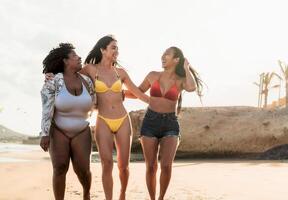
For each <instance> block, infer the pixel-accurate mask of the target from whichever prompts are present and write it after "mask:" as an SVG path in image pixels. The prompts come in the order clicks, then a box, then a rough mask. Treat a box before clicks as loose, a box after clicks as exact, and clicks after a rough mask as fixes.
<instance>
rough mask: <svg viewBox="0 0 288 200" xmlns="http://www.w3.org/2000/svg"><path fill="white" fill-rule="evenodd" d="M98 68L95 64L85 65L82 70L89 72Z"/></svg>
mask: <svg viewBox="0 0 288 200" xmlns="http://www.w3.org/2000/svg"><path fill="white" fill-rule="evenodd" d="M95 67H96V65H94V64H85V65H84V66H83V67H82V69H84V70H85V71H87V72H89V71H91V70H93V69H94V68H95Z"/></svg>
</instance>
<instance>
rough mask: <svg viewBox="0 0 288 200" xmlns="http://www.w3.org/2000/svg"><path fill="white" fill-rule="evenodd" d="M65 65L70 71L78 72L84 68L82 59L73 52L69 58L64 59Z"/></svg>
mask: <svg viewBox="0 0 288 200" xmlns="http://www.w3.org/2000/svg"><path fill="white" fill-rule="evenodd" d="M64 63H65V65H66V67H69V69H73V70H75V71H77V72H78V71H80V70H81V68H82V61H81V57H80V56H78V55H77V54H76V52H75V51H73V50H72V51H71V52H70V53H69V54H68V58H66V59H64Z"/></svg>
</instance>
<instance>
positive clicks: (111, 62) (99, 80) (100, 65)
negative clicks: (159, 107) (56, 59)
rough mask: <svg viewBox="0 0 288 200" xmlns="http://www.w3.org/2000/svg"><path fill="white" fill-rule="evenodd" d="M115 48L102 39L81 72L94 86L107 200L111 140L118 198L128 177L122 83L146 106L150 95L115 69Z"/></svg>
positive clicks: (128, 136) (127, 131) (112, 41)
mask: <svg viewBox="0 0 288 200" xmlns="http://www.w3.org/2000/svg"><path fill="white" fill-rule="evenodd" d="M117 56H118V46H117V41H116V39H115V38H113V37H112V36H105V37H103V38H101V39H100V40H99V41H98V42H97V43H96V45H95V46H94V47H93V49H92V50H91V51H90V53H89V54H88V56H87V58H86V59H85V64H86V66H84V67H83V68H82V70H81V73H83V74H85V75H87V76H89V77H90V78H91V79H92V80H93V81H94V83H95V91H96V94H97V108H98V117H97V121H96V131H95V132H96V134H95V138H96V143H97V147H98V151H99V154H100V158H101V163H102V182H103V183H102V184H103V188H104V192H105V197H106V199H107V200H111V199H112V196H113V195H112V191H113V178H112V169H113V158H112V152H113V140H114V139H115V146H116V150H117V161H118V162H117V164H118V168H119V177H120V181H121V191H120V197H119V199H121V200H123V199H125V192H126V188H127V184H128V177H129V169H128V165H129V159H130V146H131V135H132V134H131V133H132V130H131V122H130V119H129V116H128V114H127V111H126V109H125V108H124V105H123V95H122V94H123V93H122V84H123V83H124V84H125V86H126V87H127V88H128V89H129V90H130V91H131V92H132V93H133V94H134V95H135V96H137V97H138V98H139V99H141V100H142V101H144V102H146V103H149V96H147V95H145V94H143V93H142V92H141V91H140V90H139V89H138V88H137V87H136V86H135V85H134V84H133V82H132V81H131V80H130V78H129V76H128V74H127V73H126V71H125V70H124V69H122V68H119V67H116V66H117Z"/></svg>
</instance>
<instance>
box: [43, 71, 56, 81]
mask: <svg viewBox="0 0 288 200" xmlns="http://www.w3.org/2000/svg"><path fill="white" fill-rule="evenodd" d="M54 76H55V75H54V74H53V73H46V74H45V82H46V81H49V80H53V78H54Z"/></svg>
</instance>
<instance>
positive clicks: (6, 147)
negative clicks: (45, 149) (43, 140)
mask: <svg viewBox="0 0 288 200" xmlns="http://www.w3.org/2000/svg"><path fill="white" fill-rule="evenodd" d="M37 150H41V148H40V146H39V145H28V144H12V143H0V153H2V152H29V151H37Z"/></svg>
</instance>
